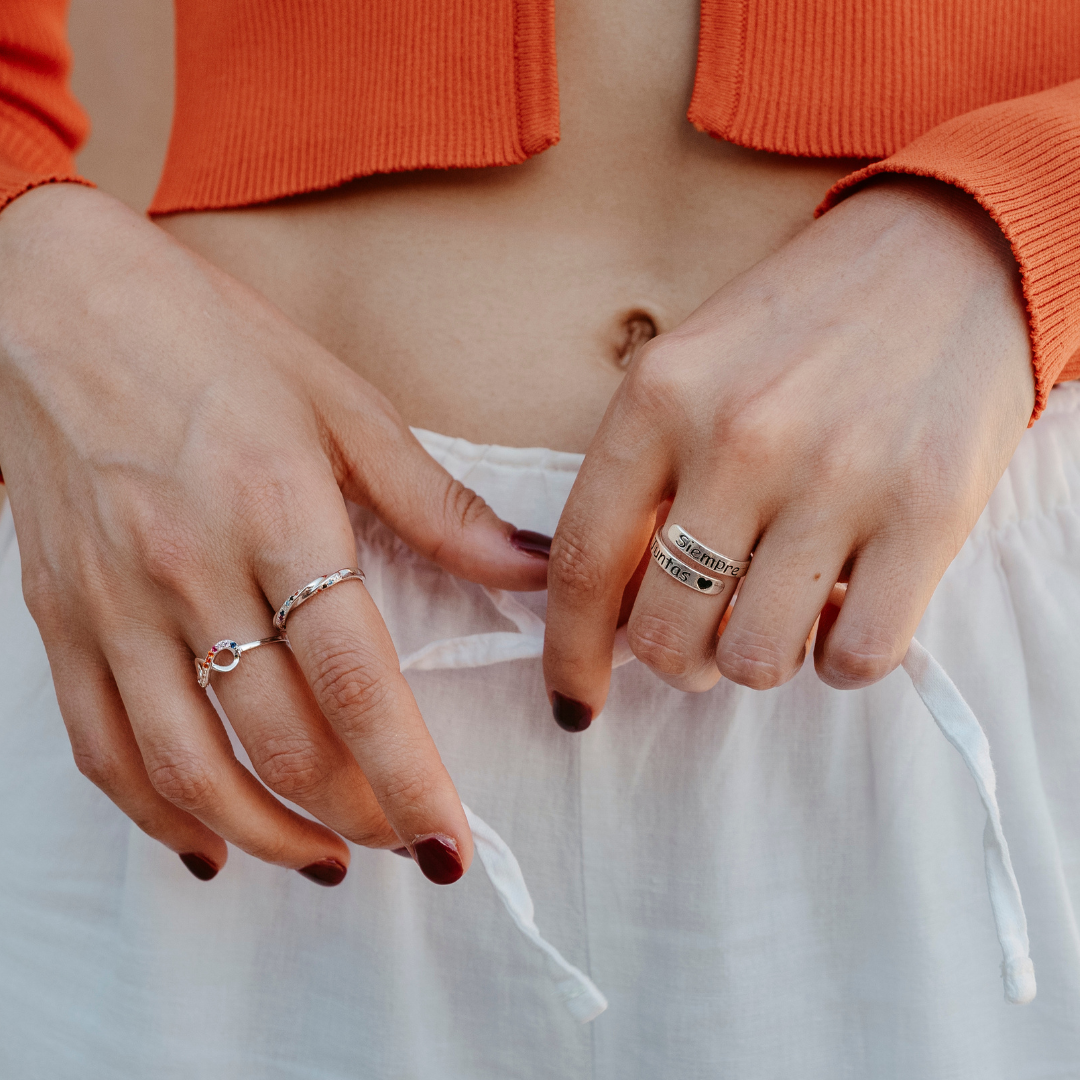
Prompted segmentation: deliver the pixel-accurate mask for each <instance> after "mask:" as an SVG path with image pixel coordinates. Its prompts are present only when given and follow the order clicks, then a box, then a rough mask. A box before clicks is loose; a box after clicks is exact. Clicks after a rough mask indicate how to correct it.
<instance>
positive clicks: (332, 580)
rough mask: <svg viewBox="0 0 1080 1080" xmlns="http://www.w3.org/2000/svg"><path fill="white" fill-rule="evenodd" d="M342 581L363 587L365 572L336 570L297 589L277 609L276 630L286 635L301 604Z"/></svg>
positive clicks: (275, 617)
mask: <svg viewBox="0 0 1080 1080" xmlns="http://www.w3.org/2000/svg"><path fill="white" fill-rule="evenodd" d="M342 581H359V582H360V584H361V585H362V584H363V583H364V571H363V570H360V569H358V568H357V567H352V568H349V567H346V568H345V569H344V570H335V571H334V572H333V573H332V574H327V575H326V577H317V578H316V579H315V580H314V581H309V582H308V583H307V584H306V585H305V586H304V587H303V588H302V589H297V590H296V592H294V593H293V594H292V596H290V597H289V599H288V600H286V601H285V603H284V604H282V605H281V607H279V608H278V609H277V614H276V615H275V616H274V629H275V630H280V631H281V632H282V633H283V634H284V633H285V622H286V620H287V619H288V617H289V615H290V614H291V613H292V612H294V611H295V610H296V609H297V608H298V607H299V606H300V605H301V604H303V603H305V602H306V601H308V600H310V599H311V598H312V597H313V596H314V595H315V594H316V593H320V592H326V590H327V589H329V588H331V587H332V586H334V585H337V584H339V583H340V582H342Z"/></svg>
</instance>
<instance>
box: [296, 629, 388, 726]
mask: <svg viewBox="0 0 1080 1080" xmlns="http://www.w3.org/2000/svg"><path fill="white" fill-rule="evenodd" d="M391 677H392V676H391V673H390V672H389V671H388V670H386V669H385V668H384V667H383V666H382V665H381V664H376V663H373V662H372V660H371V659H370V658H365V657H362V656H360V655H359V654H358V653H357V651H356V649H354V648H349V647H338V648H329V649H326V650H324V651H323V652H322V653H321V654H320V655H319V658H318V659H317V660H316V663H315V671H314V674H313V678H312V679H311V689H312V691H313V692H314V694H315V697H316V700H318V701H319V703H320V704H321V706H322V709H323V712H324V713H325V714H326V716H327V719H329V720H330V722H331V723H332V724H334V725H335V727H337V728H338V730H339V731H340V732H341V734H342V735H343V736H348V735H363V734H364V731H365V729H366V724H365V723H364V717H365V716H366V715H367V714H368V713H371V712H373V711H379V710H380V709H381V708H382V707H383V706H384V705H385V704H386V702H387V701H388V700H389V699H390V697H391V694H392V687H391Z"/></svg>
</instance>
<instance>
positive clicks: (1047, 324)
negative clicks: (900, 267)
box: [818, 81, 1080, 417]
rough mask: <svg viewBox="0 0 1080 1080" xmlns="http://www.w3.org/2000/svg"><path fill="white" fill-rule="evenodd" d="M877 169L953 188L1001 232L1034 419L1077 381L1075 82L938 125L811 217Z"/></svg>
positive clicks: (1078, 128) (1079, 212) (1079, 107)
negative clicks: (1019, 284) (1028, 361)
mask: <svg viewBox="0 0 1080 1080" xmlns="http://www.w3.org/2000/svg"><path fill="white" fill-rule="evenodd" d="M883 173H907V174H910V175H914V176H927V177H933V178H935V179H938V180H942V181H944V182H946V183H949V184H954V185H956V186H957V187H960V188H963V190H964V191H967V192H969V193H970V194H971V195H973V196H974V197H975V198H976V199H977V200H978V202H979V203H980V204H981V205H982V206H983V207H984V208H985V209H986V210H987V211H988V212H989V213H990V215H991V216H992V217H993V219H994V220H995V221H996V222H997V223H998V225H999V226H1000V227H1001V230H1002V232H1003V233H1004V234H1005V236H1006V237H1007V239H1008V240H1009V242H1010V244H1011V245H1012V249H1013V253H1014V254H1015V256H1016V261H1017V263H1018V264H1019V267H1020V274H1021V277H1022V279H1023V284H1024V296H1025V297H1026V299H1027V305H1028V319H1029V324H1030V328H1031V344H1032V350H1033V353H1034V364H1035V379H1036V398H1035V413H1034V415H1035V416H1036V417H1037V416H1038V415H1039V413H1040V412H1042V410H1043V408H1044V407H1045V406H1046V395H1047V394H1048V393H1049V391H1050V388H1051V387H1052V386H1053V385H1054V383H1055V382H1058V381H1061V380H1063V379H1075V378H1080V81H1077V82H1070V83H1067V84H1065V85H1064V86H1059V87H1056V88H1054V89H1053V90H1046V91H1044V92H1042V93H1040V94H1032V95H1030V96H1029V97H1022V98H1017V99H1015V100H1012V101H1002V102H999V103H998V104H996V105H988V106H986V107H985V108H982V109H977V110H975V111H974V112H970V113H966V114H965V115H963V116H958V117H955V118H954V119H952V120H948V121H946V122H945V123H943V124H939V125H938V126H937V127H935V128H932V129H931V130H930V131H928V132H927V133H926V134H924V135H922V136H920V137H919V138H917V139H914V140H913V141H912V142H910V143H909V144H908V145H907V146H905V147H903V148H902V149H901V150H899V151H897V152H896V153H894V154H892V155H891V156H890V157H887V158H885V159H884V160H883V161H878V162H875V163H874V164H873V165H870V166H868V167H867V168H865V169H861V170H860V171H859V172H856V173H853V174H852V175H850V176H847V177H845V178H844V179H843V180H841V181H840V182H839V183H838V184H837V185H836V186H835V187H834V188H833V189H832V190H831V191H830V192H829V194H828V195H827V196H826V198H825V201H824V202H823V203H822V205H821V206H820V207H819V208H818V213H819V214H820V213H823V212H825V211H826V210H828V209H829V208H831V207H832V206H834V205H835V204H836V203H837V202H838V201H840V200H841V199H843V198H844V197H845V196H846V195H850V194H851V193H852V192H853V191H855V190H856V189H857V188H858V187H859V185H860V184H862V183H863V182H865V181H866V180H867V179H868V178H869V177H872V176H879V175H881V174H883Z"/></svg>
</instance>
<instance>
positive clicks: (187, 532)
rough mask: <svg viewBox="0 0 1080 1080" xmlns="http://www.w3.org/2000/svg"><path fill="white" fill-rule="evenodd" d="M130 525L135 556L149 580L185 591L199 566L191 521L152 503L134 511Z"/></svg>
mask: <svg viewBox="0 0 1080 1080" xmlns="http://www.w3.org/2000/svg"><path fill="white" fill-rule="evenodd" d="M135 517H136V520H135V522H134V523H133V526H132V528H131V536H132V538H133V540H134V545H135V549H136V551H137V553H138V557H139V559H140V561H141V563H142V565H143V567H144V568H145V571H146V575H147V577H148V578H149V579H150V581H151V582H152V583H153V584H154V585H156V586H158V587H159V588H162V589H165V590H167V591H169V592H173V593H177V594H180V595H185V594H187V593H188V591H189V589H190V584H191V580H192V575H193V572H194V571H195V570H196V569H197V567H198V562H199V559H198V543H197V540H196V538H195V536H194V535H193V533H192V531H191V528H190V525H185V523H184V522H183V521H181V520H179V519H176V518H173V517H172V516H171V515H167V514H165V513H162V512H161V511H160V510H157V509H154V508H151V507H142V508H140V509H139V510H138V511H137V512H136V513H135Z"/></svg>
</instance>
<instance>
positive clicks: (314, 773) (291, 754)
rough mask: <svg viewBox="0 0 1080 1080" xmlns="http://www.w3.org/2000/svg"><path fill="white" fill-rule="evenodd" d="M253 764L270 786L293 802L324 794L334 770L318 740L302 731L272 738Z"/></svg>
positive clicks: (254, 758)
mask: <svg viewBox="0 0 1080 1080" xmlns="http://www.w3.org/2000/svg"><path fill="white" fill-rule="evenodd" d="M252 764H253V765H254V766H255V771H256V772H257V773H258V774H259V776H260V777H261V778H262V780H263V781H264V782H265V783H266V785H267V786H268V787H270V788H271V789H272V790H273V791H275V792H277V794H278V795H280V796H281V797H282V798H285V799H289V800H290V801H292V802H303V801H304V800H305V799H309V798H312V797H314V796H316V795H318V794H320V793H321V792H322V791H323V790H325V788H326V787H327V785H328V784H329V782H330V778H331V775H332V774H333V771H334V769H333V765H332V764H331V763H330V762H328V761H327V760H326V759H325V758H324V757H323V756H322V755H320V754H319V752H318V750H317V749H316V747H315V746H314V744H313V743H312V742H311V741H310V740H309V739H307V738H305V737H303V736H300V735H294V736H288V737H285V738H280V739H273V740H270V741H269V742H267V743H266V744H264V745H263V746H262V747H260V749H259V751H258V753H257V755H253V756H252Z"/></svg>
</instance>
